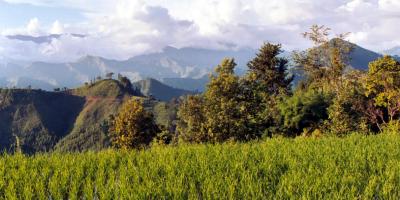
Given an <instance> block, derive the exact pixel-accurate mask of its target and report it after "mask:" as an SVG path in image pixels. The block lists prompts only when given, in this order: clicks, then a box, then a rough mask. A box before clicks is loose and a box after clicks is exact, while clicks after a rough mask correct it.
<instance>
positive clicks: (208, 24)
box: [0, 0, 400, 62]
mask: <svg viewBox="0 0 400 200" xmlns="http://www.w3.org/2000/svg"><path fill="white" fill-rule="evenodd" d="M7 2H8V3H10V4H17V3H30V4H33V5H36V6H46V7H48V9H52V7H56V6H57V7H68V8H72V9H77V10H79V11H80V12H81V13H83V14H84V16H85V19H84V20H82V21H81V22H79V23H75V24H66V23H63V19H58V20H57V21H55V22H53V23H52V24H42V23H41V21H40V19H37V18H33V19H31V20H30V21H28V22H27V23H26V26H25V27H19V28H15V27H10V28H9V29H6V30H2V32H1V36H0V55H1V56H2V57H6V58H8V57H10V58H13V59H24V60H42V61H53V62H60V61H70V60H73V59H77V58H79V57H81V56H84V55H87V54H90V55H97V56H103V57H106V58H113V59H127V58H129V57H132V56H134V55H138V54H143V53H149V52H155V51H161V50H162V49H163V48H164V47H165V46H168V45H171V46H175V47H186V46H194V47H203V48H213V49H226V48H245V47H251V48H257V47H258V46H260V45H261V44H262V42H265V41H267V42H275V43H282V44H283V46H284V48H285V49H289V50H291V49H299V48H306V47H308V45H309V43H308V42H307V41H305V40H303V39H302V38H301V35H300V33H301V32H304V31H306V30H307V29H308V27H310V26H311V25H312V24H324V25H327V26H329V27H331V28H332V29H333V30H335V32H336V33H342V32H351V34H350V37H349V39H350V40H351V41H353V42H356V43H358V44H360V45H362V46H365V47H367V48H371V49H373V50H376V51H380V50H384V49H388V48H391V47H393V46H396V45H400V36H399V35H398V32H400V26H399V25H400V24H399V19H400V12H398V10H400V1H398V0H326V1H320V0H269V1H265V0H168V1H167V0H147V1H144V0H134V1H132V0H116V1H111V0H110V1H107V0H88V1H80V0H66V1H55V0H53V1H52V0H33V1H32V0H29V1H28V0H7ZM71 33H75V34H83V35H85V36H86V37H73V36H72V35H71ZM12 34H26V35H31V36H43V35H50V34H62V36H61V37H59V38H53V39H52V40H51V41H50V42H48V43H43V44H36V43H34V42H26V41H25V42H24V41H18V40H10V39H8V38H7V37H6V36H7V35H12Z"/></svg>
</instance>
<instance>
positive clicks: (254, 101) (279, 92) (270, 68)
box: [241, 43, 293, 136]
mask: <svg viewBox="0 0 400 200" xmlns="http://www.w3.org/2000/svg"><path fill="white" fill-rule="evenodd" d="M281 52H282V50H281V45H279V44H278V45H275V44H271V43H266V44H264V45H263V46H262V47H261V48H260V50H259V52H258V53H257V55H256V57H255V58H254V59H253V60H251V61H250V62H249V63H248V67H249V71H248V73H247V74H246V76H245V77H244V78H243V79H242V80H241V84H242V86H243V90H242V98H243V102H244V104H245V106H244V108H246V111H245V112H244V113H245V115H246V119H247V125H246V126H247V129H248V130H251V131H252V132H254V133H255V134H257V135H259V136H260V135H262V134H265V133H267V134H269V135H270V132H271V131H275V130H268V129H271V128H276V126H274V125H276V117H277V116H279V110H278V109H277V107H276V106H277V104H278V102H279V101H280V99H281V97H282V96H285V95H288V94H289V93H290V91H291V82H292V81H293V76H289V74H288V67H287V64H288V61H287V60H286V59H285V58H281V57H279V54H280V53H281Z"/></svg>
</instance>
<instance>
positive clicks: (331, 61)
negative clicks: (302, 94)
mask: <svg viewBox="0 0 400 200" xmlns="http://www.w3.org/2000/svg"><path fill="white" fill-rule="evenodd" d="M330 31H331V29H330V28H327V27H325V26H323V25H322V26H318V25H313V26H312V27H311V28H310V31H309V32H305V33H303V36H304V38H306V39H309V40H310V41H311V42H313V43H314V47H313V48H310V49H308V50H306V51H303V52H295V53H294V54H293V58H294V60H295V63H297V65H298V68H301V69H302V70H303V71H304V72H305V74H306V77H307V80H306V82H307V84H308V85H310V86H311V87H314V88H320V89H322V90H325V91H331V90H334V92H336V91H339V90H340V83H341V82H342V81H341V78H342V75H343V73H344V69H345V68H346V66H347V65H348V63H349V60H350V58H349V54H350V52H351V51H352V50H353V48H354V46H353V45H352V44H351V43H349V42H347V41H345V38H346V37H347V35H348V34H349V33H345V34H338V35H336V37H334V38H332V39H331V38H330V37H329V36H330Z"/></svg>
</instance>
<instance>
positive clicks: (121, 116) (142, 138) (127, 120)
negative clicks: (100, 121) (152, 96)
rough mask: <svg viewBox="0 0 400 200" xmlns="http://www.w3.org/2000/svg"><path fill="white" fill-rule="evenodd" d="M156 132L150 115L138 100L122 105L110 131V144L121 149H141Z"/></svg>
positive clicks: (156, 128) (156, 129)
mask: <svg viewBox="0 0 400 200" xmlns="http://www.w3.org/2000/svg"><path fill="white" fill-rule="evenodd" d="M158 132H159V130H158V127H157V125H156V123H155V122H154V118H153V115H152V113H150V112H148V111H146V110H145V109H144V107H143V102H142V101H141V100H138V99H131V100H129V101H127V102H125V103H124V104H123V106H122V107H121V110H120V112H119V113H118V115H117V116H116V117H115V120H114V122H113V126H112V128H111V129H110V133H111V141H112V144H113V145H114V146H115V147H117V148H122V149H132V148H143V147H145V146H146V145H148V144H149V143H150V142H151V141H152V139H153V138H154V137H155V136H156V135H157V133H158Z"/></svg>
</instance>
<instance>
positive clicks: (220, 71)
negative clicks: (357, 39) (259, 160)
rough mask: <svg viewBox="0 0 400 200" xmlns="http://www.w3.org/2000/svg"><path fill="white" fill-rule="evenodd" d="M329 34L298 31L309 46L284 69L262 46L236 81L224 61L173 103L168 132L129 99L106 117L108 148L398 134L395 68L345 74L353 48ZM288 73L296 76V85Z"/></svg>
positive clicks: (271, 47)
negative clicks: (200, 86) (197, 88)
mask: <svg viewBox="0 0 400 200" xmlns="http://www.w3.org/2000/svg"><path fill="white" fill-rule="evenodd" d="M330 32H331V30H330V29H329V28H326V27H325V26H318V25H314V26H312V27H311V28H310V31H309V32H306V33H304V34H303V36H304V37H305V38H306V39H309V40H310V41H312V42H313V44H314V48H310V49H308V50H305V51H300V52H293V55H292V57H293V61H294V65H295V67H294V68H293V69H291V70H289V68H288V67H289V61H288V60H287V59H286V58H283V57H280V53H282V46H281V45H280V44H272V43H265V44H263V45H262V46H261V48H260V49H259V51H258V53H257V54H256V56H255V57H254V58H253V59H252V60H250V61H249V62H248V64H247V66H248V71H247V73H246V74H245V75H243V76H238V75H236V74H235V73H234V69H235V67H236V63H235V60H234V59H233V58H226V59H223V60H222V62H221V63H220V64H219V65H218V66H217V67H216V68H215V71H214V73H213V74H211V75H210V82H209V83H208V85H207V88H206V90H205V92H204V93H202V94H197V95H189V96H186V97H182V98H181V99H180V101H179V107H178V109H177V110H178V111H177V121H176V123H175V126H174V128H173V129H165V128H163V127H158V126H157V125H156V123H154V117H153V115H152V114H151V113H150V112H148V111H146V110H145V109H143V105H142V104H143V103H142V102H140V101H138V100H131V101H128V102H127V103H125V105H124V106H123V108H122V109H121V112H120V113H119V115H118V116H116V117H115V119H114V120H113V123H112V124H113V125H112V126H111V129H110V134H111V138H112V142H113V144H114V145H115V146H117V147H121V148H132V147H133V148H137V147H143V146H145V145H147V144H149V143H150V142H151V141H154V140H161V142H162V141H167V142H166V143H169V142H174V141H175V142H179V141H183V142H189V143H208V142H210V143H215V142H224V141H229V140H233V141H249V140H253V139H258V138H262V137H273V136H274V135H283V136H288V137H295V136H299V135H304V136H320V135H336V136H343V135H346V134H350V133H352V132H362V133H365V134H376V133H381V132H384V131H388V130H389V131H391V132H398V131H399V130H400V123H399V117H400V63H399V62H398V61H397V60H395V59H394V58H392V57H390V56H383V57H382V58H379V59H377V60H375V61H373V62H371V63H370V64H369V66H368V70H367V71H361V70H355V69H351V68H349V67H347V66H349V61H350V59H351V58H350V56H349V55H350V53H351V52H352V51H353V49H354V47H353V46H352V45H351V43H349V42H346V41H345V38H346V36H347V34H339V35H336V36H335V37H333V38H331V35H330ZM291 71H292V72H293V71H297V72H298V73H297V74H300V75H301V80H300V82H299V83H297V84H295V85H294V84H293V80H294V78H295V77H294V76H293V74H292V73H290V72H291ZM166 138H167V139H166Z"/></svg>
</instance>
